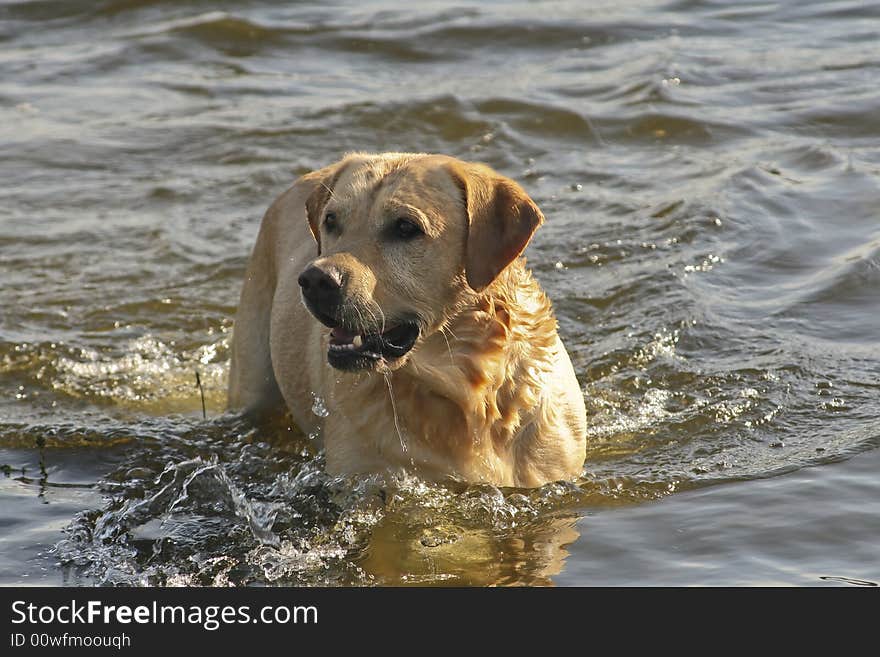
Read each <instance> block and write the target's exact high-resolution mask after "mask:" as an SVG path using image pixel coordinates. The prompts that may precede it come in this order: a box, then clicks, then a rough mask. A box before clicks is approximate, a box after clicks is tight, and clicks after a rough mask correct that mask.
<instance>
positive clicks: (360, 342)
mask: <svg viewBox="0 0 880 657" xmlns="http://www.w3.org/2000/svg"><path fill="white" fill-rule="evenodd" d="M351 344H352V345H354V348H355V349H360V348H361V345H363V344H364V339H363V338H362V337H361V336H359V335H356V336H354V340H352V341H351Z"/></svg>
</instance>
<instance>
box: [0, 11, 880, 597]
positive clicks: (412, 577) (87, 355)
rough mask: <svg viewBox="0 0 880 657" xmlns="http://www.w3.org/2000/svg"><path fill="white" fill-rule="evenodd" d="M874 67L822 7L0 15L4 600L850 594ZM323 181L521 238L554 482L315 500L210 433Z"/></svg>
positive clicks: (359, 484)
mask: <svg viewBox="0 0 880 657" xmlns="http://www.w3.org/2000/svg"><path fill="white" fill-rule="evenodd" d="M878 39H880V15H878V14H877V10H876V8H874V7H872V6H870V5H869V4H864V3H862V4H859V3H848V2H835V1H830V0H829V1H808V2H801V1H795V0H790V1H784V2H777V3H772V4H762V5H753V6H748V7H746V6H744V5H742V3H737V2H703V1H695V2H667V3H656V2H646V1H642V0H628V1H623V2H614V3H598V4H597V3H592V4H590V5H589V6H586V5H585V4H584V3H579V2H566V1H559V2H553V3H550V4H546V3H545V4H542V5H536V4H534V3H526V2H509V3H496V2H490V3H466V4H464V5H461V4H457V5H454V6H453V5H449V4H448V3H445V2H429V3H427V4H425V3H421V4H419V5H412V6H406V7H403V6H401V5H400V3H387V2H382V1H381V0H370V1H369V2H364V3H355V4H351V5H350V6H345V5H334V6H332V7H330V6H325V5H322V4H320V3H314V4H312V3H296V4H294V5H289V6H284V7H280V6H276V5H273V4H272V3H265V2H262V1H260V0H249V1H248V2H234V3H233V2H220V3H219V4H215V5H214V6H212V7H210V8H206V7H205V6H204V5H202V4H201V3H197V2H189V1H185V2H173V3H171V2H148V3H143V2H130V1H128V0H104V1H102V2H97V3H95V2H85V1H84V0H69V1H64V2H59V1H56V0H25V1H23V2H16V3H12V4H8V3H7V4H5V5H3V6H2V7H0V42H2V44H3V47H2V53H0V120H2V122H3V125H5V126H11V129H10V130H7V132H6V134H4V136H3V139H0V177H2V179H3V181H4V185H3V189H2V190H0V195H2V203H0V277H2V281H3V285H2V286H0V307H2V308H3V311H2V312H0V506H2V508H3V509H4V513H3V514H0V526H2V527H3V529H4V531H3V532H2V533H0V582H2V583H22V582H29V581H31V582H35V581H36V582H44V583H54V582H58V581H64V582H67V583H79V582H93V583H132V584H148V583H168V584H175V583H198V584H240V583H270V584H328V583H329V584H373V583H380V584H381V583H394V584H424V583H436V584H490V583H498V584H516V583H520V584H549V583H563V584H570V583H593V582H600V583H607V584H632V583H636V584H638V583H646V582H647V583H650V582H655V583H669V582H673V583H759V582H767V581H770V582H774V583H789V582H797V583H821V582H827V583H838V584H854V585H855V584H859V583H860V582H862V581H864V582H876V581H877V580H878V579H880V571H878V568H877V565H876V563H871V559H869V558H866V557H865V553H864V552H863V551H861V549H860V546H862V545H868V544H873V543H875V542H876V536H877V532H878V531H880V528H878V527H877V526H876V522H873V521H872V520H871V518H872V517H880V510H878V509H877V507H876V503H875V502H873V500H876V499H880V498H878V496H877V487H876V484H873V483H872V479H871V477H870V463H872V461H871V459H872V458H874V457H873V456H872V455H874V454H876V453H877V450H876V448H877V447H878V444H880V419H878V418H880V401H878V400H880V396H878V392H880V379H878V372H880V352H878V347H877V345H878V343H880V322H878V319H877V318H878V317H880V222H878V219H877V218H878V216H880V148H878V145H877V140H876V127H877V124H876V116H878V112H880V93H878V91H877V86H876V85H875V84H872V82H873V80H874V78H875V77H876V70H877V67H878V66H880V56H878V51H877V48H876V44H877V42H878ZM353 149H360V150H368V151H373V150H376V151H379V150H421V151H437V152H443V153H448V154H451V155H455V156H458V157H462V158H464V159H475V160H481V161H485V162H487V163H488V164H490V165H492V166H493V167H495V168H497V169H498V170H499V171H501V172H503V173H505V174H507V175H510V176H512V177H514V178H516V179H517V180H519V181H520V182H521V183H522V184H523V185H524V187H525V188H526V189H527V190H528V191H529V193H530V194H531V195H532V196H533V197H534V198H535V200H536V201H537V202H538V204H539V205H540V206H541V208H542V209H543V211H544V214H545V215H546V216H547V218H548V221H547V223H546V225H545V226H543V227H542V228H541V230H540V231H538V233H537V234H536V238H535V240H534V242H533V243H532V245H531V246H530V247H529V251H528V253H527V255H528V262H529V265H530V266H531V267H532V268H533V270H534V271H535V273H536V275H537V277H538V278H539V280H540V281H541V283H542V285H543V286H544V288H545V289H546V290H547V291H548V293H549V295H550V296H551V298H552V299H553V301H554V305H555V308H556V311H557V315H558V318H559V323H560V332H561V334H562V336H563V338H564V340H565V342H566V345H567V347H568V350H569V352H570V354H571V357H572V362H573V364H574V366H575V369H576V372H577V375H578V378H579V380H580V382H581V384H582V387H583V390H584V394H585V400H586V403H587V409H588V413H589V426H590V438H591V444H590V448H589V454H588V459H587V462H586V464H585V469H584V474H583V477H582V478H581V479H580V480H579V481H578V482H576V483H574V484H554V485H550V486H546V487H544V488H541V489H538V490H534V491H520V490H496V489H492V488H486V487H456V486H449V487H444V486H438V485H435V484H427V483H425V482H421V481H419V480H416V479H413V478H412V477H409V476H407V475H406V474H405V473H399V474H397V475H395V476H393V477H389V478H388V479H384V480H383V479H378V478H356V479H350V480H338V479H333V478H329V477H327V476H326V475H325V474H324V473H323V469H322V460H321V455H320V453H319V452H317V451H316V447H315V441H314V440H311V439H310V438H308V437H306V436H302V435H300V434H299V433H298V432H297V431H295V430H293V429H291V428H289V427H288V426H286V425H283V426H248V425H245V424H243V423H241V422H240V421H238V420H236V419H235V418H230V417H226V416H223V415H222V413H223V409H224V406H225V385H226V378H227V374H228V341H229V332H230V331H231V330H232V326H231V317H232V316H233V315H234V311H235V304H236V303H237V299H238V292H239V289H240V284H241V280H242V277H243V275H244V267H245V263H246V260H247V256H248V253H249V251H250V248H251V247H252V245H253V242H254V239H255V234H256V229H257V226H258V222H259V218H260V216H261V215H262V213H263V211H264V210H265V208H266V207H267V206H268V204H269V203H270V201H271V199H272V198H274V196H276V195H277V194H279V193H280V192H281V191H282V190H283V189H284V188H285V187H286V186H287V185H289V184H290V182H291V181H292V180H293V179H294V177H295V176H297V175H300V174H302V173H304V172H306V171H308V170H311V169H313V168H316V167H318V166H321V165H324V164H326V163H327V162H329V161H333V160H336V159H338V158H339V156H340V155H341V153H343V152H344V151H346V150H353ZM197 373H198V376H199V380H200V381H201V383H202V385H203V388H204V393H205V402H206V411H207V415H208V419H207V421H203V420H202V419H201V416H202V407H201V399H200V393H199V389H198V387H197V386H196V374H197ZM314 408H315V409H316V411H315V412H316V413H318V414H321V413H323V412H326V409H323V404H322V403H321V400H320V398H317V397H316V398H315V399H314ZM864 463H869V465H867V466H866V465H864ZM831 482H833V485H831ZM734 483H735V485H731V486H725V485H723V484H734ZM809 490H816V491H819V492H817V493H815V494H813V493H809V492H808V491H809ZM820 493H821V494H820ZM779 505H783V506H781V507H780V506H779ZM872 513H873V516H872V515H871V514H872ZM841 514H843V515H841ZM724 518H729V520H728V521H727V522H726V524H725V520H724ZM798 518H809V519H810V520H809V523H810V525H811V526H812V527H815V531H810V532H806V531H803V530H802V528H800V527H799V526H798V525H797V524H796V523H794V520H792V521H791V522H789V521H788V520H786V519H798ZM688 523H693V524H694V526H695V527H697V528H698V529H699V528H711V533H712V536H715V537H723V540H715V541H714V542H713V540H712V537H711V536H706V535H701V540H702V541H703V542H702V543H700V542H699V541H679V540H678V539H677V538H676V537H677V536H678V534H677V533H676V532H678V531H679V530H681V531H686V530H687V529H688V527H689V525H688ZM682 527H684V528H682ZM691 529H693V527H691ZM694 531H696V530H694ZM792 537H796V538H797V541H796V545H795V542H794V541H793V540H789V539H792ZM709 544H711V545H712V550H713V552H712V554H710V553H709V550H708V549H707V548H706V547H705V546H706V545H709ZM721 555H723V557H722V556H721ZM827 555H832V556H831V557H828V556H827ZM725 559H726V560H727V561H725ZM707 560H709V561H711V562H712V564H715V566H713V567H712V568H710V567H709V566H708V565H707V563H708V561H707ZM725 563H727V564H728V565H727V566H725V565H724V564H725ZM719 564H720V565H719ZM733 564H736V565H735V566H734V565H733ZM768 564H769V565H768ZM811 564H812V565H811ZM759 566H760V567H759ZM820 566H821V567H820ZM676 569H677V570H676ZM672 572H680V573H681V575H680V577H678V578H677V579H664V578H663V577H664V574H668V573H672ZM750 573H754V574H753V575H751V576H750ZM758 573H760V576H759V574H758ZM670 577H671V576H670ZM820 577H823V578H825V579H819V578H820Z"/></svg>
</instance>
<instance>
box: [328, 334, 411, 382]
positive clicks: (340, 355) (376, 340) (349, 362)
mask: <svg viewBox="0 0 880 657" xmlns="http://www.w3.org/2000/svg"><path fill="white" fill-rule="evenodd" d="M418 338H419V327H418V325H417V324H416V323H415V322H404V323H403V324H399V325H397V326H395V327H394V328H392V329H389V330H387V331H385V332H384V333H363V334H359V333H352V332H351V331H349V330H347V329H345V328H343V327H341V326H337V327H335V328H333V329H332V330H331V331H330V347H329V349H328V350H327V360H328V361H329V363H330V365H332V366H333V367H335V368H337V369H340V370H355V369H364V368H367V367H372V366H373V365H374V364H375V363H377V362H379V361H381V360H386V361H393V360H396V359H398V358H402V357H403V356H405V355H406V354H407V353H408V352H409V350H410V349H412V348H413V345H415V343H416V340H418Z"/></svg>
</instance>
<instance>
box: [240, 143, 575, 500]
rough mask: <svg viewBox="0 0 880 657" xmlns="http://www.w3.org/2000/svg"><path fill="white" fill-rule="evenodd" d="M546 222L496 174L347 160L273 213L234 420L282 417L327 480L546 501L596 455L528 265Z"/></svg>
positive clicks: (302, 184)
mask: <svg viewBox="0 0 880 657" xmlns="http://www.w3.org/2000/svg"><path fill="white" fill-rule="evenodd" d="M543 221H544V217H543V215H542V213H541V211H540V210H539V209H538V207H537V205H536V204H535V203H534V201H532V199H531V198H529V196H528V195H527V194H526V193H525V191H523V189H522V187H520V186H519V185H518V184H517V183H516V182H514V181H513V180H511V179H509V178H506V177H504V176H501V175H500V174H498V173H496V172H495V171H493V170H492V169H491V168H489V167H488V166H485V165H482V164H474V163H467V162H463V161H461V160H458V159H455V158H452V157H448V156H444V155H428V154H413V153H383V154H366V153H351V154H348V155H346V156H345V157H344V158H343V159H342V160H341V161H340V162H337V163H336V164H332V165H330V166H327V167H325V168H323V169H320V170H318V171H314V172H312V173H308V174H306V175H304V176H302V177H301V178H299V179H298V180H297V181H296V182H295V183H294V184H293V186H292V187H290V188H289V189H288V190H287V191H286V192H284V193H283V194H282V195H281V196H280V197H279V198H278V199H276V200H275V202H274V203H273V204H272V205H271V207H270V208H269V209H268V211H267V212H266V214H265V216H264V218H263V221H262V225H261V226H260V231H259V235H258V237H257V242H256V246H255V247H254V250H253V253H252V255H251V258H250V262H249V264H248V268H247V273H246V277H245V281H244V285H243V288H242V292H241V300H240V303H239V306H238V312H237V314H236V316H235V323H234V326H233V338H232V356H231V366H230V378H229V405H230V408H231V409H233V410H236V411H241V412H245V413H248V414H251V415H258V416H262V415H265V414H267V413H276V412H285V411H286V412H289V413H290V415H291V417H292V418H293V420H294V422H295V423H296V424H297V426H298V427H299V428H300V429H301V430H302V431H303V432H305V433H306V434H309V435H312V436H315V435H320V437H321V439H322V441H323V446H324V450H325V455H326V468H327V471H328V472H329V473H331V474H339V475H352V474H358V473H377V472H384V471H390V470H394V469H399V468H403V469H406V470H409V471H412V472H415V473H416V474H418V475H419V476H422V477H424V478H427V479H431V480H440V481H443V480H457V481H462V482H466V483H486V484H492V485H496V486H504V487H523V488H526V487H536V486H540V485H542V484H545V483H547V482H551V481H558V480H571V479H573V478H576V477H577V476H578V475H579V474H580V473H581V470H582V467H583V463H584V459H585V455H586V410H585V406H584V398H583V393H582V392H581V389H580V386H579V384H578V382H577V379H576V377H575V373H574V369H573V367H572V365H571V361H570V359H569V356H568V353H567V352H566V350H565V347H564V346H563V344H562V341H561V340H560V338H559V336H558V333H557V322H556V319H555V316H554V314H553V310H552V307H551V303H550V301H549V299H548V298H547V296H546V295H545V294H544V292H543V291H542V290H541V288H540V287H539V285H538V283H537V282H536V281H535V279H534V278H533V277H532V275H531V272H530V271H529V270H528V269H527V268H526V266H525V261H524V259H523V258H522V257H520V255H521V253H522V252H523V250H524V249H525V247H526V245H527V244H528V243H529V241H530V240H531V237H532V235H533V233H534V231H535V229H537V228H538V226H539V225H541V223H542V222H543Z"/></svg>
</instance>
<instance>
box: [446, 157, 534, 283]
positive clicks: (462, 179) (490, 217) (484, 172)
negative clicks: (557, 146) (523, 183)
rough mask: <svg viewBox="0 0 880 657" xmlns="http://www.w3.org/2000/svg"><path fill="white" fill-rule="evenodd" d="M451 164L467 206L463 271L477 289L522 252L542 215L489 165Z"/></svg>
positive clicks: (516, 187)
mask: <svg viewBox="0 0 880 657" xmlns="http://www.w3.org/2000/svg"><path fill="white" fill-rule="evenodd" d="M450 167H451V170H452V176H453V178H454V179H455V180H456V182H457V183H458V185H459V187H461V188H462V190H463V191H464V198H465V207H466V210H467V219H468V235H467V247H466V250H465V274H466V276H467V282H468V285H470V287H471V288H472V289H474V290H475V291H477V292H479V291H481V290H483V289H485V288H486V286H488V285H489V284H490V283H491V282H492V281H494V280H495V278H496V277H497V276H498V274H500V273H501V272H502V271H503V270H504V268H505V267H507V265H509V264H510V263H511V262H513V260H514V259H515V258H516V257H517V256H518V255H519V254H520V253H522V252H523V250H524V249H525V248H526V245H527V244H528V243H529V240H530V239H531V238H532V234H533V233H534V232H535V229H537V228H538V226H540V225H541V224H542V223H543V221H544V215H543V214H541V211H540V210H539V209H538V206H537V205H535V202H534V201H533V200H532V199H530V198H529V195H528V194H526V193H525V191H523V188H522V187H520V186H519V185H518V184H517V183H515V182H514V181H513V180H511V179H510V178H505V177H504V176H501V175H499V174H498V173H496V172H495V171H493V170H492V169H490V168H489V167H487V166H484V165H479V164H466V163H463V162H453V163H452V164H451V165H450Z"/></svg>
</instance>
